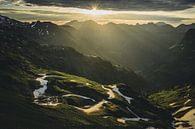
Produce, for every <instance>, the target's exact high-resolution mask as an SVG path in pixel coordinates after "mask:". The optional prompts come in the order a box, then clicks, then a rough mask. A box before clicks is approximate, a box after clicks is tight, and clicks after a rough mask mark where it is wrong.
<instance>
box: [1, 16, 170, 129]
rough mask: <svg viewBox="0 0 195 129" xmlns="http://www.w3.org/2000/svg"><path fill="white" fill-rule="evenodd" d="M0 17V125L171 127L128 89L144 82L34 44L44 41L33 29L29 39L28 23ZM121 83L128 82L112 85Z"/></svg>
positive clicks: (73, 53)
mask: <svg viewBox="0 0 195 129" xmlns="http://www.w3.org/2000/svg"><path fill="white" fill-rule="evenodd" d="M4 20H5V21H3V22H1V24H0V37H1V38H0V62H1V67H0V83H1V86H0V101H1V103H0V106H1V111H0V116H1V117H0V121H1V128H6V129H12V128H15V129H26V128H28V129H35V128H36V129H53V128H55V129H62V128H69V129H77V128H79V129H86V128H87V129H92V128H93V129H94V128H97V129H99V128H102V129H109V128H110V129H115V128H116V129H126V128H127V129H129V128H133V129H143V128H148V127H154V128H162V129H168V128H171V126H170V125H171V121H172V119H171V117H170V115H169V113H168V112H166V111H164V110H162V109H159V108H156V107H155V106H153V105H151V104H150V103H149V102H148V101H147V100H145V99H144V98H142V97H141V96H140V95H139V94H138V93H136V92H134V91H133V90H132V89H136V88H138V89H139V86H140V87H141V84H142V83H143V85H144V80H143V79H141V78H139V77H138V76H137V75H136V74H134V73H133V72H129V71H126V70H124V69H121V68H120V69H119V68H117V67H115V66H113V65H112V64H111V63H109V62H106V61H104V60H102V59H100V58H92V57H86V56H84V55H82V54H80V53H78V52H76V51H75V50H74V49H72V48H67V47H53V46H49V45H40V43H39V42H43V43H44V39H41V38H39V36H40V35H39V34H38V36H36V34H37V33H36V34H34V35H33V36H35V37H37V39H35V37H30V35H29V34H30V33H35V32H36V31H32V30H31V28H32V26H30V27H29V24H28V23H25V24H24V23H20V22H16V21H15V20H11V19H4ZM92 68H93V69H92ZM55 70H58V71H62V72H58V71H55ZM101 70H103V73H99V72H98V71H101ZM64 72H67V73H72V74H76V75H82V76H87V77H88V78H90V77H92V78H93V80H96V79H100V81H102V82H103V81H105V83H112V85H103V84H101V83H97V82H94V81H91V80H88V79H86V78H83V77H78V76H75V75H70V74H67V73H64ZM113 75H114V76H113ZM109 76H111V77H110V78H108V77H109ZM96 77H98V78H96ZM124 78H125V79H124ZM115 79H116V80H115ZM125 81H127V82H129V84H128V85H125V84H114V83H117V82H122V83H124V82H125ZM143 85H142V87H143ZM131 87H132V89H131ZM143 104H144V107H143Z"/></svg>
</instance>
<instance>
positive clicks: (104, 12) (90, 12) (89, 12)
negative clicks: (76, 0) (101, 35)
mask: <svg viewBox="0 0 195 129" xmlns="http://www.w3.org/2000/svg"><path fill="white" fill-rule="evenodd" d="M80 12H81V13H83V14H87V15H91V16H101V15H107V14H111V13H112V12H111V11H109V10H100V9H98V7H97V6H93V7H92V8H91V9H82V10H81V11H80Z"/></svg>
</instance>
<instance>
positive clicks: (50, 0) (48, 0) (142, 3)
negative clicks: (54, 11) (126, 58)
mask: <svg viewBox="0 0 195 129" xmlns="http://www.w3.org/2000/svg"><path fill="white" fill-rule="evenodd" d="M24 1H26V2H28V3H33V4H38V5H57V6H65V7H80V8H90V7H91V6H93V5H98V6H99V7H100V8H102V9H112V10H131V11H135V10H136V11H144V10H145V11H146V10H147V11H148V10H150V11H154V10H162V11H175V10H184V9H188V8H192V7H193V6H195V0H24Z"/></svg>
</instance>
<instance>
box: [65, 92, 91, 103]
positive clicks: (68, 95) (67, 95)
mask: <svg viewBox="0 0 195 129" xmlns="http://www.w3.org/2000/svg"><path fill="white" fill-rule="evenodd" d="M63 96H65V97H71V96H75V97H80V98H83V99H89V100H92V101H93V102H95V100H94V99H92V98H89V97H86V96H82V95H77V94H66V95H63Z"/></svg>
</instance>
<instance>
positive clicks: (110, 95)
mask: <svg viewBox="0 0 195 129" xmlns="http://www.w3.org/2000/svg"><path fill="white" fill-rule="evenodd" d="M102 88H103V89H105V90H107V91H108V92H107V94H108V95H109V97H108V99H114V98H115V97H116V96H115V94H114V92H113V91H112V90H111V89H109V88H106V87H105V86H104V85H102Z"/></svg>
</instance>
